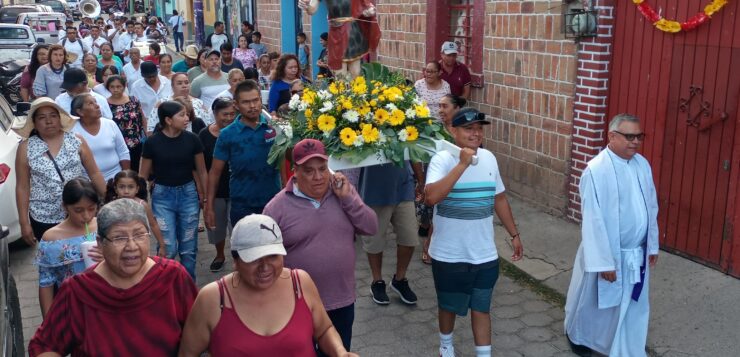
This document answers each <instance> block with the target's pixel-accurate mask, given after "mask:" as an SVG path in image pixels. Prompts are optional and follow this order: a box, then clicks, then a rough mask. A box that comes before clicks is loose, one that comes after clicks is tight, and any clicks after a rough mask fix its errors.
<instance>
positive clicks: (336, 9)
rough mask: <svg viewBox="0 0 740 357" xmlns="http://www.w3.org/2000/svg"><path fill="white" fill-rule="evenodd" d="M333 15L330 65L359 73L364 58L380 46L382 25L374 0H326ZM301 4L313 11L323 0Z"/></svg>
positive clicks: (354, 74) (336, 69)
mask: <svg viewBox="0 0 740 357" xmlns="http://www.w3.org/2000/svg"><path fill="white" fill-rule="evenodd" d="M324 1H326V9H327V12H328V19H329V40H328V41H327V44H326V48H327V53H328V56H327V57H328V61H327V62H328V64H329V68H331V70H332V71H334V72H335V73H337V74H340V75H341V74H342V73H347V72H349V74H350V75H351V77H357V76H359V75H360V73H361V70H362V68H361V63H360V59H361V58H362V56H364V55H366V54H367V53H369V52H370V51H375V49H377V48H378V42H379V41H380V26H378V20H377V18H376V10H375V4H373V2H372V0H324ZM298 7H299V8H301V9H302V10H304V11H305V12H306V13H307V14H309V15H313V14H314V13H316V10H317V9H318V7H319V0H299V2H298Z"/></svg>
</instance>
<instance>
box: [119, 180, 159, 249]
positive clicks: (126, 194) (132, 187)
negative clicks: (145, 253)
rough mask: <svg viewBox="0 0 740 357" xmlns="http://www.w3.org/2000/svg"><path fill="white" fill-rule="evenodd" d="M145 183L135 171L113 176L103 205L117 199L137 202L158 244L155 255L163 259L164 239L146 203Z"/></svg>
mask: <svg viewBox="0 0 740 357" xmlns="http://www.w3.org/2000/svg"><path fill="white" fill-rule="evenodd" d="M146 196H147V194H146V181H144V179H143V178H142V177H140V176H139V174H137V173H136V171H133V170H122V171H121V172H119V173H117V174H116V176H113V178H112V179H110V180H108V189H107V190H106V194H105V203H108V202H110V201H114V200H117V199H119V198H130V199H132V200H136V201H138V202H139V203H140V204H141V205H142V206H144V209H146V216H147V219H148V220H149V227H150V228H151V231H152V234H153V235H154V238H155V239H157V242H159V249H158V250H157V255H158V256H160V257H164V256H165V253H166V249H165V244H164V238H162V231H161V230H160V229H159V224H157V220H156V219H154V213H152V208H151V207H150V206H149V203H147V202H146Z"/></svg>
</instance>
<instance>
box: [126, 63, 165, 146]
mask: <svg viewBox="0 0 740 357" xmlns="http://www.w3.org/2000/svg"><path fill="white" fill-rule="evenodd" d="M141 76H142V78H141V79H139V80H138V81H136V82H135V83H134V84H133V85H132V86H131V95H132V96H134V97H136V98H138V99H139V102H141V109H142V111H143V112H144V114H145V115H149V113H152V109H154V108H156V107H157V106H158V105H159V104H161V103H162V102H164V101H165V100H167V98H172V82H170V80H169V79H167V77H165V76H161V75H160V74H159V71H158V70H157V65H155V64H154V63H152V62H142V63H141ZM146 119H147V125H146V127H147V135H149V134H151V132H153V131H154V127H155V126H156V124H157V123H159V118H155V117H153V116H149V117H147V118H146Z"/></svg>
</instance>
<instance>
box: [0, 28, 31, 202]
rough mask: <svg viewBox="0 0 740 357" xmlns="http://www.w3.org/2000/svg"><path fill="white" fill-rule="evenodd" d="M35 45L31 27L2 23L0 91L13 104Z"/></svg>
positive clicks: (0, 34) (18, 95)
mask: <svg viewBox="0 0 740 357" xmlns="http://www.w3.org/2000/svg"><path fill="white" fill-rule="evenodd" d="M35 47H36V36H35V35H34V34H33V31H31V28H30V27H28V26H26V25H20V24H2V23H0V93H2V94H3V96H4V97H5V98H6V99H7V100H8V101H9V102H11V104H12V105H15V103H17V102H18V101H19V100H20V77H21V72H22V71H23V67H25V66H26V65H27V64H28V63H29V61H30V60H31V52H32V51H33V49H34V48H35ZM0 202H2V201H0Z"/></svg>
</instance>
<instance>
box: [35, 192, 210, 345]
mask: <svg viewBox="0 0 740 357" xmlns="http://www.w3.org/2000/svg"><path fill="white" fill-rule="evenodd" d="M149 241H150V231H149V224H148V220H147V215H146V211H145V209H144V206H142V205H141V204H139V203H138V202H137V201H134V200H132V199H127V198H122V199H119V200H116V201H113V202H111V203H109V204H107V205H105V206H103V208H101V209H100V212H99V213H98V232H97V243H98V247H100V248H101V251H102V253H103V258H104V261H102V262H100V263H98V264H97V265H94V266H93V267H91V268H89V269H87V270H86V271H85V272H84V273H82V274H78V275H75V276H73V277H71V278H69V279H67V280H65V281H64V283H63V284H62V286H61V288H59V292H58V293H57V296H56V297H55V298H54V302H53V303H52V305H51V308H50V310H49V312H48V313H47V315H46V317H45V318H44V322H43V323H42V324H41V326H39V328H38V330H36V334H35V335H34V336H33V338H32V339H31V342H30V343H29V345H28V354H29V355H30V356H38V355H42V354H43V355H44V356H66V355H69V354H71V355H72V356H176V355H177V351H178V348H179V346H180V338H181V337H182V328H183V325H184V324H185V319H186V317H187V315H188V312H189V311H190V307H191V306H192V304H193V301H194V300H195V296H196V294H197V288H196V287H195V284H194V283H193V280H192V279H191V278H190V276H189V275H188V273H187V272H186V271H185V269H184V268H183V267H182V265H180V264H179V263H177V262H175V261H173V260H169V259H165V258H160V257H156V256H154V257H149V244H150V243H149Z"/></svg>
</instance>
